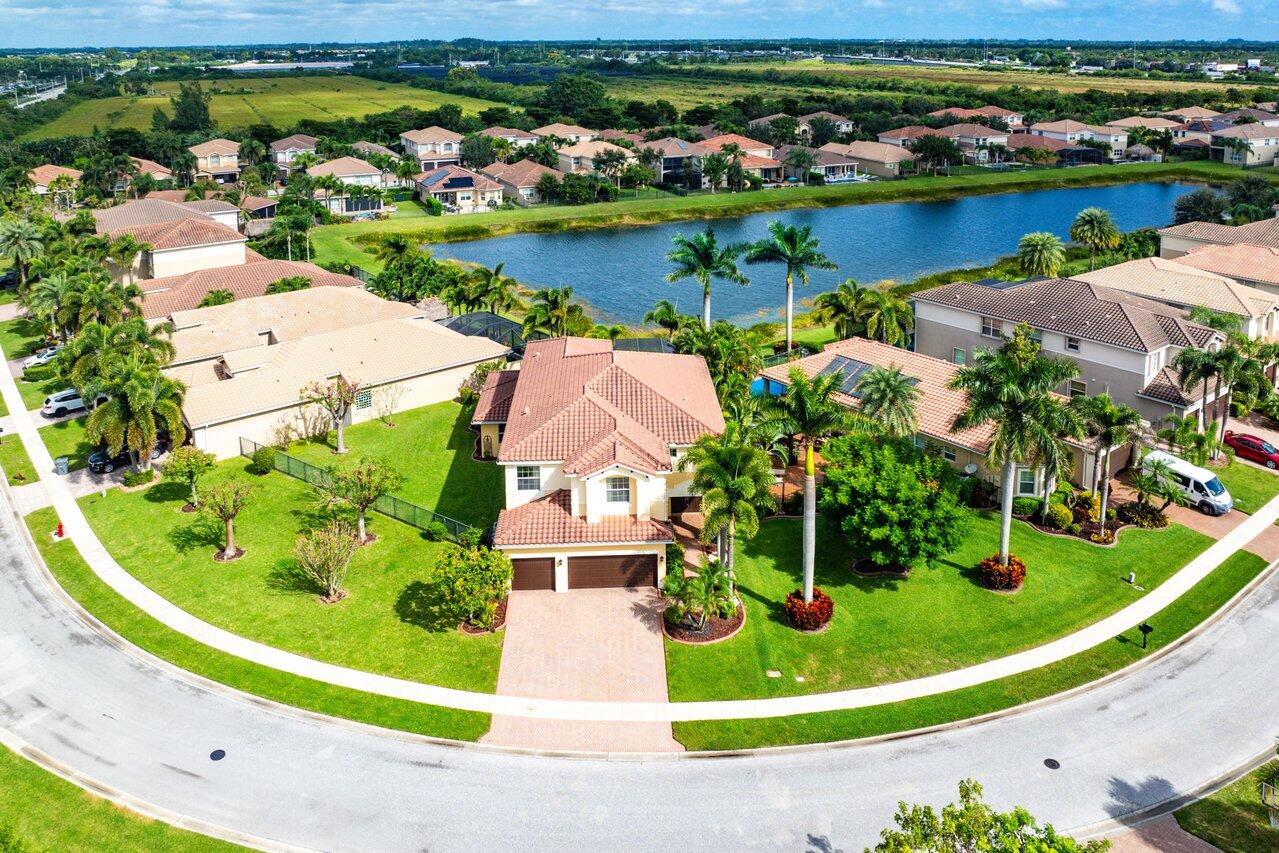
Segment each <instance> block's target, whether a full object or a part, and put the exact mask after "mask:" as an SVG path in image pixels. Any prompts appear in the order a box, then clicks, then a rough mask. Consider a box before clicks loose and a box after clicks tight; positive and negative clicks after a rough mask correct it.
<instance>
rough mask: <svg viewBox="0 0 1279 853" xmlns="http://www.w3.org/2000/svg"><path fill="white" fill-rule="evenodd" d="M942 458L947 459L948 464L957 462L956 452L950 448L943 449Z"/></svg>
mask: <svg viewBox="0 0 1279 853" xmlns="http://www.w3.org/2000/svg"><path fill="white" fill-rule="evenodd" d="M941 458H942V459H945V460H946V461H947V462H954V461H955V451H954V450H952V449H951V448H949V447H943V448H942V449H941Z"/></svg>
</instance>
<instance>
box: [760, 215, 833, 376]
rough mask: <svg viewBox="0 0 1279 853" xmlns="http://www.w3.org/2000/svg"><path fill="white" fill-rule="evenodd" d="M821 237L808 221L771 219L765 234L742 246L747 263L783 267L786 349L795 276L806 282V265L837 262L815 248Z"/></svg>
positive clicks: (789, 346) (828, 266)
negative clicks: (815, 232)
mask: <svg viewBox="0 0 1279 853" xmlns="http://www.w3.org/2000/svg"><path fill="white" fill-rule="evenodd" d="M820 245H821V241H820V240H818V239H817V238H816V237H814V236H813V229H812V227H811V226H808V225H786V224H784V223H782V222H772V223H770V224H769V226H768V237H766V238H765V239H763V240H760V241H759V242H757V243H755V244H753V245H752V246H751V247H750V248H749V249H747V250H746V263H748V264H781V265H782V266H783V267H785V268H786V351H787V352H790V351H791V349H792V347H793V344H794V337H795V335H794V326H795V322H794V321H795V280H796V279H798V280H799V282H800V284H808V271H809V269H817V270H833V269H838V265H837V264H836V263H835V262H834V261H832V260H831V259H830V258H828V257H826V256H825V255H823V254H822V253H821V252H820V251H819V247H820Z"/></svg>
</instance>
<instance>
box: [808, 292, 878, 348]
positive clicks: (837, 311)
mask: <svg viewBox="0 0 1279 853" xmlns="http://www.w3.org/2000/svg"><path fill="white" fill-rule="evenodd" d="M813 309H814V311H813V313H814V314H815V315H816V319H817V320H818V321H819V322H822V323H832V324H833V325H834V326H835V337H837V338H839V339H840V340H841V341H842V340H845V339H847V338H851V337H854V336H865V335H866V320H867V318H868V317H869V316H870V311H871V289H870V288H869V287H862V286H861V285H860V284H858V283H857V282H856V281H855V280H853V279H851V278H848V279H844V282H843V283H842V284H840V286H839V287H837V288H835V289H834V290H832V291H830V292H828V293H823V294H821V295H819V296H818V297H817V299H815V300H814V301H813Z"/></svg>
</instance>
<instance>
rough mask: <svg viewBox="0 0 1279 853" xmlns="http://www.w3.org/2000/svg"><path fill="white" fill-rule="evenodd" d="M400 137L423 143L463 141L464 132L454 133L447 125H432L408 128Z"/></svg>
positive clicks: (419, 143)
mask: <svg viewBox="0 0 1279 853" xmlns="http://www.w3.org/2000/svg"><path fill="white" fill-rule="evenodd" d="M400 138H401V139H407V140H408V141H409V142H416V143H417V144H418V145H423V144H428V143H431V142H461V141H462V134H460V133H454V132H453V131H451V130H449V129H448V128H446V127H439V126H438V125H431V126H430V127H424V128H421V129H419V130H406V131H405V132H404V133H401V134H400Z"/></svg>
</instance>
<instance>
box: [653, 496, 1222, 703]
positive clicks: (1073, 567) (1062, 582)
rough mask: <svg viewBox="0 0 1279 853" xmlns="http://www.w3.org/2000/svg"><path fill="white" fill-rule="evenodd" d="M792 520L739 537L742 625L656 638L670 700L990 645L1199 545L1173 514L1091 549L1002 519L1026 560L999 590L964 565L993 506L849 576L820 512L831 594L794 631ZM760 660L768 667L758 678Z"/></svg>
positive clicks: (900, 670) (1054, 624)
mask: <svg viewBox="0 0 1279 853" xmlns="http://www.w3.org/2000/svg"><path fill="white" fill-rule="evenodd" d="M801 527H802V524H801V522H800V521H799V520H798V519H778V520H772V521H767V522H765V523H764V524H763V525H762V527H761V529H760V532H759V535H758V536H757V537H756V538H755V540H754V541H752V542H747V543H742V544H741V545H739V549H740V550H739V554H738V565H737V573H738V577H739V579H740V588H741V595H742V598H743V600H744V601H745V602H746V608H747V620H746V626H745V628H743V630H742V631H741V633H739V634H738V635H737V636H736V637H733V638H732V639H730V640H726V641H724V642H722V643H718V644H715V645H710V646H701V647H698V646H685V645H680V644H676V643H671V642H668V643H667V646H666V669H667V674H668V679H669V683H670V694H671V701H692V700H702V699H746V698H758V697H765V696H784V695H789V694H796V693H816V692H825V691H831V690H845V689H849V688H855V687H864V686H868V685H872V684H884V683H888V682H895V681H902V680H906V679H910V678H917V677H920V676H925V675H932V674H935V673H939V672H946V671H949V670H953V669H957V668H959V667H963V666H968V665H971V664H975V663H980V662H982V661H986V660H991V659H993V658H998V657H1003V656H1005V655H1009V654H1012V653H1014V652H1018V651H1021V650H1023V649H1027V648H1031V647H1033V646H1038V645H1042V644H1043V643H1045V642H1047V641H1049V640H1052V639H1055V638H1057V637H1061V636H1063V635H1065V634H1069V633H1071V632H1072V631H1074V630H1077V629H1079V628H1082V627H1083V626H1085V625H1088V624H1091V623H1093V622H1096V621H1097V620H1099V619H1101V618H1103V617H1105V616H1107V615H1108V614H1110V613H1113V612H1114V611H1116V610H1118V609H1120V608H1121V607H1123V606H1124V605H1127V604H1130V603H1131V602H1133V601H1135V600H1136V599H1138V598H1140V597H1141V595H1142V594H1143V593H1142V592H1140V591H1138V590H1136V589H1134V588H1133V587H1131V586H1129V585H1128V584H1126V583H1124V582H1123V580H1122V579H1123V578H1124V577H1125V576H1126V575H1127V574H1128V572H1129V571H1130V570H1133V569H1136V571H1137V575H1138V582H1139V583H1140V584H1141V585H1142V586H1144V587H1145V588H1146V589H1147V590H1149V589H1152V588H1154V587H1155V586H1157V585H1158V584H1160V583H1162V582H1163V581H1164V580H1165V579H1166V578H1167V577H1168V576H1169V575H1171V574H1172V573H1173V572H1174V571H1176V570H1177V569H1178V568H1180V567H1181V566H1183V565H1185V563H1187V562H1188V561H1189V560H1190V559H1191V557H1193V556H1194V555H1196V554H1198V553H1199V552H1200V551H1202V550H1203V549H1205V548H1206V547H1208V545H1209V544H1211V540H1210V539H1209V538H1208V537H1207V536H1204V535H1202V534H1199V533H1196V532H1194V531H1192V530H1190V529H1189V528H1185V527H1181V526H1178V525H1174V526H1172V527H1170V528H1168V529H1167V530H1162V531H1145V530H1127V531H1125V532H1124V533H1122V534H1121V535H1120V539H1119V544H1118V546H1116V547H1115V548H1101V547H1098V546H1095V545H1091V544H1089V543H1086V542H1082V541H1079V540H1075V539H1066V538H1063V537H1055V536H1048V535H1045V534H1042V533H1039V532H1037V531H1035V530H1033V529H1032V528H1031V527H1029V526H1028V525H1025V524H1022V523H1019V522H1014V524H1013V529H1012V550H1013V552H1014V553H1015V554H1017V555H1018V556H1019V557H1021V558H1022V559H1023V560H1025V561H1026V564H1027V567H1028V577H1027V579H1026V583H1025V585H1024V586H1023V588H1022V589H1021V591H1020V592H1018V593H1016V594H1015V595H1001V594H997V593H993V592H990V591H988V590H986V589H985V588H984V587H982V586H981V583H980V580H979V579H978V577H977V576H976V573H975V571H974V568H973V567H974V566H975V565H976V564H977V562H978V560H980V559H981V558H983V557H986V556H988V555H989V554H991V553H992V552H994V551H995V550H996V549H997V546H998V542H999V518H998V516H997V515H995V514H987V513H983V514H978V515H977V516H976V517H975V519H974V521H973V525H972V529H971V532H970V534H969V536H968V537H967V539H966V540H965V542H964V544H963V545H962V546H961V547H960V548H959V549H958V550H957V551H956V552H955V553H953V554H951V555H950V556H949V557H948V558H947V559H946V560H944V561H943V562H942V563H941V564H939V565H938V567H937V568H935V569H920V570H916V571H915V572H913V573H912V574H911V576H910V577H909V578H907V579H905V580H899V579H888V578H877V579H867V578H858V577H856V576H854V575H853V573H852V570H851V569H850V568H849V564H850V562H851V556H850V550H849V546H848V544H847V542H846V540H845V539H844V538H843V536H842V534H841V533H840V532H839V531H838V530H837V529H836V528H835V527H834V525H831V524H827V523H825V521H824V519H822V518H820V517H819V525H818V541H817V585H818V586H820V587H821V588H822V589H824V590H825V591H826V592H827V593H828V594H829V595H830V596H831V598H833V599H834V601H835V618H834V619H833V620H832V622H831V624H830V627H829V628H828V629H827V630H826V631H825V632H824V633H821V634H814V635H806V634H801V633H799V632H797V631H795V630H794V629H792V628H790V627H789V625H788V624H787V622H786V616H785V613H784V612H783V610H782V602H783V600H784V599H785V597H786V595H787V593H789V592H791V591H792V590H795V589H797V588H798V587H799V586H800V582H801V562H800V552H801V542H800V540H801ZM769 670H773V671H777V672H779V673H780V676H778V677H773V678H770V677H768V675H767V673H768V671H769ZM797 677H799V678H802V679H803V681H797V680H796V678H797Z"/></svg>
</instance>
